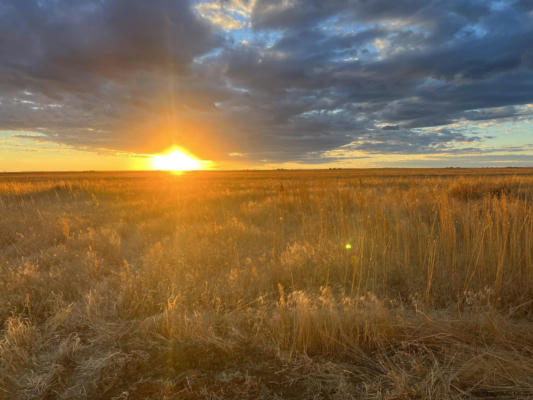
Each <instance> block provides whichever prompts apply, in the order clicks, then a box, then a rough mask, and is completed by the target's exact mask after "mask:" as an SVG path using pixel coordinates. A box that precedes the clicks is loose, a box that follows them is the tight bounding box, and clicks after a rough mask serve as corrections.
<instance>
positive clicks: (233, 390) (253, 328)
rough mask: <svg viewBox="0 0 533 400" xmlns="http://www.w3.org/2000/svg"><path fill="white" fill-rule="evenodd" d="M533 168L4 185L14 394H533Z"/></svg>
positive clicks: (94, 177)
mask: <svg viewBox="0 0 533 400" xmlns="http://www.w3.org/2000/svg"><path fill="white" fill-rule="evenodd" d="M532 205H533V171H532V170H528V169H500V170H400V171H398V170H371V171H320V172H317V171H300V172H289V171H278V172H240V173H238V172H225V173H222V172H197V173H187V174H184V175H171V174H160V173H123V174H119V173H116V174H112V173H87V174H35V175H3V176H1V177H0V216H1V218H0V324H1V326H2V327H3V330H2V333H1V336H0V398H6V399H11V398H23V399H26V398H35V399H37V398H64V399H67V398H90V399H97V398H98V399H100V398H110V399H111V398H114V399H122V398H128V399H132V398H133V399H142V398H161V399H163V398H254V399H255V398H276V396H277V398H390V399H392V398H394V399H400V398H434V399H437V398H439V399H440V398H468V397H476V396H477V397H483V398H487V397H491V396H492V397H495V398H502V397H505V396H507V398H527V397H528V396H533V212H532V210H533V209H532Z"/></svg>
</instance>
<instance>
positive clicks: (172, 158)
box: [152, 150, 203, 171]
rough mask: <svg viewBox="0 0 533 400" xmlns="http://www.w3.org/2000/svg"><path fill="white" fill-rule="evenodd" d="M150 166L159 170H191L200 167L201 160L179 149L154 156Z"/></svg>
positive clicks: (201, 166)
mask: <svg viewBox="0 0 533 400" xmlns="http://www.w3.org/2000/svg"><path fill="white" fill-rule="evenodd" d="M152 168H153V169H155V170H160V171H191V170H197V169H202V168H203V165H202V162H201V161H200V160H198V159H196V158H194V157H192V156H190V155H188V154H187V153H185V152H183V151H181V150H173V151H172V152H170V153H168V154H162V155H158V156H154V157H153V158H152Z"/></svg>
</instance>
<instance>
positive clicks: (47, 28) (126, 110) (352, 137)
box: [0, 0, 533, 162]
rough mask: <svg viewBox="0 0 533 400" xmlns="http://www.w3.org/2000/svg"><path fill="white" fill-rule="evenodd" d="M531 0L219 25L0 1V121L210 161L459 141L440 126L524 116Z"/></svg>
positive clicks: (255, 18)
mask: <svg viewBox="0 0 533 400" xmlns="http://www.w3.org/2000/svg"><path fill="white" fill-rule="evenodd" d="M206 1H207V0H206ZM530 3H531V2H530V1H528V0H519V1H516V2H491V1H462V0H461V1H459V0H458V1H444V0H439V1H437V0H434V1H425V0H424V1H423V0H404V1H397V2H391V1H387V0H377V1H366V0H330V1H321V0H305V1H304V0H257V1H256V2H255V3H254V4H255V5H254V7H253V8H252V9H251V10H250V14H249V20H248V21H247V22H246V21H245V22H244V25H246V23H248V24H249V25H248V27H247V28H244V29H243V30H240V31H231V30H224V29H223V28H224V27H223V26H217V25H216V23H215V22H216V18H214V17H213V15H211V19H210V21H211V22H208V21H207V20H205V19H203V18H202V17H201V16H200V15H199V13H198V12H196V11H195V5H197V4H198V2H197V1H194V2H193V1H192V0H191V1H186V0H179V1H178V0H153V1H150V2H147V1H144V0H99V1H91V2H90V1H82V0H0V54H1V57H0V97H1V98H0V102H1V104H0V129H12V130H21V131H28V132H39V133H40V136H39V139H38V140H44V141H53V142H58V143H64V144H67V145H71V146H78V147H84V148H89V149H91V148H93V149H102V148H106V149H112V150H124V151H136V152H155V151H161V150H163V149H164V148H165V147H167V146H169V145H171V144H178V145H181V146H183V147H186V148H188V149H190V150H191V151H193V152H196V153H198V154H199V155H200V156H203V157H209V158H212V159H214V160H222V159H224V158H225V157H227V154H228V153H230V152H233V153H242V154H245V155H246V157H247V159H249V160H251V161H258V160H269V161H280V162H281V161H306V162H310V157H314V160H315V161H316V160H325V161H331V158H323V159H321V158H320V155H321V154H322V153H323V152H326V151H328V150H335V149H339V148H341V149H345V150H346V149H348V150H356V151H363V152H367V153H393V154H438V153H453V152H461V151H467V150H468V151H471V150H473V149H476V148H480V147H479V143H480V142H482V141H483V140H484V137H481V136H479V135H474V134H470V133H468V131H467V130H464V129H463V130H457V129H455V128H454V127H453V126H454V125H451V124H456V123H458V122H462V123H464V122H479V121H492V120H499V119H517V118H522V117H527V116H528V115H529V114H528V113H533V110H531V109H528V110H525V111H524V109H523V107H521V105H524V104H528V103H533V42H532V40H531V38H532V37H533V11H532V7H531V4H530ZM217 4H222V5H224V6H227V7H230V6H232V7H234V6H236V4H237V3H236V2H235V1H234V0H224V1H218V2H217ZM239 4H240V5H241V6H243V7H245V6H251V3H250V2H248V1H241V2H239ZM237 5H238V4H237ZM241 15H246V12H243V13H242V14H241ZM242 18H246V17H242ZM448 125H449V126H448ZM435 127H439V128H438V129H435Z"/></svg>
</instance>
